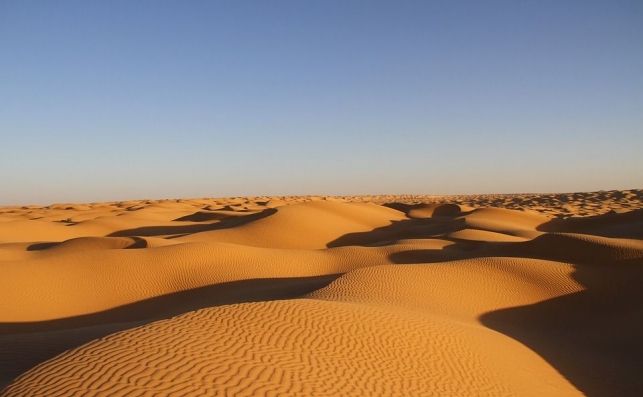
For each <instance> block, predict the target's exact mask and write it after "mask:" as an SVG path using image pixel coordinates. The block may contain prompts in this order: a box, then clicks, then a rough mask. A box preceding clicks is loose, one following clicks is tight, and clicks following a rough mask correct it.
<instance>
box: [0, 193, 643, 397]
mask: <svg viewBox="0 0 643 397" xmlns="http://www.w3.org/2000/svg"><path fill="white" fill-rule="evenodd" d="M642 239H643V191H642V190H625V191H598V192H589V193H562V194H512V195H468V196H418V195H404V196H387V195H382V196H355V197H311V196H306V197H233V198H222V199H210V198H204V199H176V200H136V201H122V202H106V203H90V204H55V205H48V206H36V205H28V206H14V207H0V388H2V390H3V391H2V392H1V393H0V394H1V395H2V396H282V395H285V396H575V395H589V396H636V395H643V376H641V375H642V373H643V240H642Z"/></svg>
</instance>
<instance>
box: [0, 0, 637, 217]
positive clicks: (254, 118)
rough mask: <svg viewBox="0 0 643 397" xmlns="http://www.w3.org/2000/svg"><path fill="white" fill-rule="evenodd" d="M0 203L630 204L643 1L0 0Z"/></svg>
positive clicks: (634, 174) (633, 183) (634, 177)
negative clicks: (457, 196) (583, 199)
mask: <svg viewBox="0 0 643 397" xmlns="http://www.w3.org/2000/svg"><path fill="white" fill-rule="evenodd" d="M0 50H1V51H0V205H2V204H27V203H51V202H83V201H108V200H122V199H136V198H169V197H172V198H178V197H205V196H233V195H281V194H284V195H287V194H371V193H423V194H446V193H492V192H495V193H501V192H556V191H559V192H569V191H587V190H599V189H605V190H607V189H623V188H643V156H642V155H641V153H642V152H643V1H638V0H635V1H607V0H606V1H564V0H563V1H560V0H559V1H434V2H432V1H393V0H391V1H386V2H385V1H350V0H348V1H270V2H268V1H103V2H87V1H18V0H15V1H8V0H0Z"/></svg>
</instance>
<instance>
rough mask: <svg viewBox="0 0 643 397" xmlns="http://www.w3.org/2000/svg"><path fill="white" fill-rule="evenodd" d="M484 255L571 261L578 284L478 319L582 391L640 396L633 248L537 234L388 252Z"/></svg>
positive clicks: (413, 256)
mask: <svg viewBox="0 0 643 397" xmlns="http://www.w3.org/2000/svg"><path fill="white" fill-rule="evenodd" d="M490 256H503V257H516V258H519V257H520V258H535V259H547V260H555V261H562V262H570V263H573V264H574V268H575V272H574V273H573V278H574V280H576V281H577V282H578V283H579V284H581V285H583V286H584V287H585V288H586V290H584V291H581V292H576V293H572V294H569V295H564V296H561V297H557V298H553V299H549V300H546V301H543V302H539V303H536V304H533V305H527V306H521V307H515V308H509V309H502V310H498V311H494V312H490V313H486V314H484V315H482V316H481V317H480V321H481V323H482V324H484V325H485V326H487V327H488V328H491V329H493V330H496V331H498V332H501V333H503V334H505V335H507V336H509V337H512V338H513V339H516V340H518V341H519V342H521V343H523V344H524V345H526V346H528V347H529V348H530V349H532V350H533V351H535V352H536V353H538V354H539V355H540V356H541V357H543V358H544V359H545V360H547V361H548V362H549V363H550V364H551V365H552V366H553V367H554V368H556V369H557V370H558V371H559V372H560V373H561V374H562V375H563V376H565V377H566V378H567V379H568V380H569V381H570V382H571V383H572V384H574V385H575V386H576V387H577V388H578V389H579V390H581V391H582V392H583V393H585V394H587V395H589V396H638V395H643V377H641V369H642V368H643V338H642V336H643V305H642V304H641V302H643V258H642V257H641V251H640V249H636V248H631V249H626V248H623V247H618V246H610V245H609V244H602V245H601V244H600V241H592V240H586V239H584V238H582V237H578V236H574V235H566V234H543V235H541V236H539V237H536V238H535V239H533V240H530V241H525V242H510V243H504V242H503V243H495V242H474V243H472V242H459V241H455V243H454V244H453V245H450V246H447V247H445V248H443V249H434V250H432V249H424V250H409V251H403V252H398V253H393V254H391V255H390V256H389V258H390V259H391V261H393V262H394V263H404V264H411V263H435V262H442V261H447V260H456V259H467V258H481V257H490ZM615 257H621V258H623V259H620V260H615V259H613V258H615Z"/></svg>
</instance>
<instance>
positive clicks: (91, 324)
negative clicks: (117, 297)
mask: <svg viewBox="0 0 643 397" xmlns="http://www.w3.org/2000/svg"><path fill="white" fill-rule="evenodd" d="M339 276H340V275H339V274H332V275H323V276H314V277H292V278H270V279H251V280H241V281H233V282H228V283H221V284H215V285H209V286H206V287H201V288H194V289H191V290H187V291H181V292H176V293H173V294H168V295H163V296H158V297H154V298H150V299H146V300H142V301H139V302H135V303H131V304H128V305H123V306H119V307H116V308H113V309H109V310H105V311H102V312H98V313H92V314H87V315H82V316H76V317H70V318H62V319H56V320H49V321H37V322H24V323H0V388H1V387H3V386H4V385H6V384H7V383H9V382H10V381H11V380H12V379H14V378H15V377H16V376H18V375H20V374H22V373H24V372H25V371H27V370H29V369H30V368H32V367H33V366H35V365H37V364H39V363H41V362H43V361H45V360H48V359H50V358H53V357H54V356H56V355H58V354H60V353H62V352H64V351H66V350H68V349H72V348H75V347H78V346H80V345H82V344H85V343H87V342H89V341H91V340H94V339H97V338H101V337H104V336H107V335H109V334H112V333H114V332H118V331H122V330H126V329H130V328H133V327H138V326H140V325H144V324H147V323H150V322H152V321H157V320H160V319H164V318H169V317H172V316H176V315H179V314H182V313H186V312H189V311H192V310H197V309H201V308H206V307H213V306H220V305H228V304H234V303H242V302H257V301H269V300H278V299H292V298H297V297H300V296H303V295H305V294H307V293H310V292H312V291H314V290H317V289H319V288H323V287H325V286H326V285H328V284H330V283H331V282H332V281H333V280H335V279H336V278H337V277H339Z"/></svg>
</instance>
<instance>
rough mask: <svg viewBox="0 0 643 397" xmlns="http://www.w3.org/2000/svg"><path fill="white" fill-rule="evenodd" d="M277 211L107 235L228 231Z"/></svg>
mask: <svg viewBox="0 0 643 397" xmlns="http://www.w3.org/2000/svg"><path fill="white" fill-rule="evenodd" d="M276 212H277V210H276V209H275V208H266V209H265V210H262V211H260V212H255V213H252V214H248V215H241V216H233V217H227V218H224V219H221V220H220V221H218V222H215V223H205V224H203V223H197V224H195V225H176V226H142V227H137V228H133V229H125V230H119V231H116V232H113V233H110V234H108V235H107V237H132V236H173V237H179V236H185V235H188V234H192V233H199V232H205V231H210V230H219V229H227V228H231V227H236V226H241V225H244V224H246V223H249V222H253V221H256V220H258V219H262V218H265V217H267V216H270V215H273V214H274V213H276Z"/></svg>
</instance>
